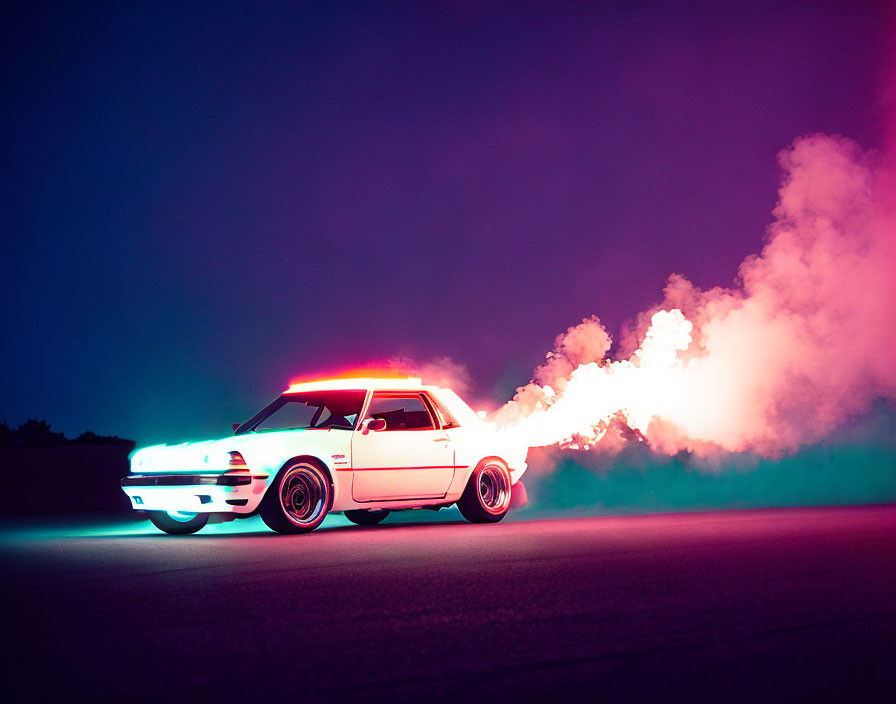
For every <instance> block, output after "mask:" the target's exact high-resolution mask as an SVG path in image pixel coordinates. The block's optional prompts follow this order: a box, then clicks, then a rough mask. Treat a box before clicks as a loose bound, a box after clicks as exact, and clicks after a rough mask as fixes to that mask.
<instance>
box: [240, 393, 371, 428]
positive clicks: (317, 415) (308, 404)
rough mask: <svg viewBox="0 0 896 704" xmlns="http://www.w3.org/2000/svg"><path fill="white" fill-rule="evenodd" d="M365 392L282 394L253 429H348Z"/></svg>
mask: <svg viewBox="0 0 896 704" xmlns="http://www.w3.org/2000/svg"><path fill="white" fill-rule="evenodd" d="M364 395H365V392H364V391H315V392H308V393H302V394H284V395H283V396H281V397H280V398H278V399H277V400H276V401H274V403H272V404H271V405H270V406H268V408H266V409H265V411H267V413H266V414H265V411H262V413H261V414H259V415H263V417H262V418H261V420H260V421H258V422H257V423H256V425H255V427H254V428H253V430H254V431H255V432H265V431H271V430H311V429H316V428H342V429H344V430H351V429H352V428H354V427H355V421H356V420H357V419H358V414H359V413H360V412H361V406H362V405H363V404H364Z"/></svg>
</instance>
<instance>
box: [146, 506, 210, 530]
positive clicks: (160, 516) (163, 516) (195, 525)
mask: <svg viewBox="0 0 896 704" xmlns="http://www.w3.org/2000/svg"><path fill="white" fill-rule="evenodd" d="M148 513H149V520H150V522H151V523H152V524H153V525H154V526H155V527H156V528H158V529H159V530H160V531H162V532H163V533H167V534H168V535H190V534H191V533H195V532H196V531H198V530H201V529H202V528H204V527H205V524H206V523H208V519H209V514H207V513H197V514H196V515H195V516H194V517H193V518H191V519H190V520H189V521H177V520H175V519H173V518H171V516H169V515H168V514H167V513H166V512H165V511H149V512H148Z"/></svg>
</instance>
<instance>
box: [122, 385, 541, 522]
mask: <svg viewBox="0 0 896 704" xmlns="http://www.w3.org/2000/svg"><path fill="white" fill-rule="evenodd" d="M525 470H526V448H525V447H519V446H518V443H514V442H512V441H511V440H510V439H509V438H508V437H507V436H505V435H503V434H502V433H500V432H498V431H496V430H495V429H494V428H493V426H491V425H490V424H489V423H487V422H486V421H484V420H483V419H482V418H480V417H479V416H478V415H477V414H476V413H474V412H473V411H472V410H471V409H470V407H469V406H468V405H467V404H466V403H464V401H462V400H461V399H460V397H458V396H457V394H455V393H454V392H453V391H451V390H450V389H446V388H440V387H437V386H427V385H424V384H422V382H421V381H420V380H419V379H373V378H365V379H338V380H329V381H315V382H311V383H303V384H293V385H292V386H290V387H289V388H288V389H287V390H286V391H285V392H284V393H283V394H282V395H281V396H280V397H278V398H277V399H276V400H275V401H273V402H272V403H271V404H269V405H268V406H267V407H266V408H264V409H262V410H261V411H260V412H258V413H257V414H256V415H254V416H253V417H252V418H250V419H249V420H247V421H246V422H245V423H242V424H239V425H235V426H234V434H233V435H232V436H230V437H227V438H224V439H221V440H209V441H205V442H192V443H183V444H181V445H156V446H152V447H146V448H143V449H140V450H137V451H136V452H134V453H133V454H132V455H131V474H130V475H129V476H127V477H125V478H124V479H122V482H121V485H122V488H123V489H124V492H125V493H126V494H127V495H128V497H129V498H130V500H131V503H132V505H133V507H134V508H135V509H138V510H142V511H146V512H148V514H149V519H150V520H151V521H152V522H153V524H154V525H155V526H156V527H158V528H159V529H161V530H163V531H164V532H166V533H171V534H186V533H195V532H196V531H198V530H199V529H200V528H202V527H203V526H204V525H205V524H206V523H208V521H209V519H210V518H211V519H212V520H213V521H214V520H228V519H230V518H236V517H245V516H249V515H254V514H255V513H259V514H260V515H261V518H262V520H263V521H264V522H265V523H266V524H267V525H268V526H269V527H270V528H272V529H273V530H275V531H277V532H280V533H305V532H308V531H312V530H314V529H315V528H317V527H318V526H319V525H320V524H321V523H322V522H323V520H324V518H325V517H326V515H327V513H329V512H333V511H342V512H344V514H345V516H346V517H347V518H348V519H349V520H350V521H352V522H353V523H356V524H359V525H375V524H377V523H379V522H380V521H382V520H383V519H384V518H385V517H386V516H387V515H388V514H389V512H390V511H394V510H398V509H413V508H432V509H439V508H442V507H445V506H450V505H451V504H455V503H456V504H457V507H458V508H459V509H460V512H461V513H462V514H463V516H464V517H465V518H466V519H467V520H469V521H473V522H477V523H495V522H497V521H500V520H501V519H502V518H503V517H504V516H505V514H506V513H507V510H508V508H509V507H510V505H511V498H513V501H514V504H515V505H517V504H522V503H525V488H524V487H523V485H522V482H520V481H519V480H520V477H521V476H522V474H523V472H524V471H525ZM512 494H513V497H512V496H511V495H512Z"/></svg>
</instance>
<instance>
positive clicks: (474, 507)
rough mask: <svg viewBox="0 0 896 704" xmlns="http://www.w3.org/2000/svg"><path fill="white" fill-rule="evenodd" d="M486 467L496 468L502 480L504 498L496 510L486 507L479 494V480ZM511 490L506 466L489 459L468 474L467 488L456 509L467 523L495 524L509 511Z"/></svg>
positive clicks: (491, 458)
mask: <svg viewBox="0 0 896 704" xmlns="http://www.w3.org/2000/svg"><path fill="white" fill-rule="evenodd" d="M487 467H494V468H497V469H498V470H499V471H500V474H501V476H502V477H503V479H504V483H505V494H506V497H505V498H504V501H503V502H502V504H501V508H500V509H498V510H495V509H492V508H489V507H488V506H486V505H485V504H484V503H483V502H482V496H481V494H480V493H479V478H480V476H481V475H482V472H483V471H484V470H485V469H486V468H487ZM511 490H512V485H511V480H510V470H509V469H508V467H507V464H506V463H505V462H504V461H503V460H501V459H499V458H497V457H489V458H486V459H484V460H482V461H481V462H480V463H479V464H478V465H476V469H474V470H473V472H472V474H470V479H469V480H468V481H467V487H466V489H464V493H463V495H462V496H461V498H460V500H459V501H458V502H457V507H458V508H459V509H460V512H461V513H462V514H463V516H464V518H466V519H467V520H468V521H472V522H474V523H497V522H498V521H500V520H501V519H502V518H504V516H506V515H507V511H508V510H509V509H510V497H511Z"/></svg>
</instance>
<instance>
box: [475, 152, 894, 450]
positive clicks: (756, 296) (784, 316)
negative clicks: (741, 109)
mask: <svg viewBox="0 0 896 704" xmlns="http://www.w3.org/2000/svg"><path fill="white" fill-rule="evenodd" d="M779 162H780V165H781V167H782V171H783V178H782V183H781V186H780V189H779V199H778V203H777V206H776V207H775V209H774V211H773V215H774V218H775V220H774V222H773V223H772V225H771V226H770V227H769V228H768V232H767V239H766V243H765V245H764V247H763V249H762V251H761V252H760V253H759V254H758V255H754V256H750V257H748V258H747V259H746V260H744V262H743V263H742V264H741V265H740V269H739V272H738V278H737V280H736V283H735V285H734V286H732V287H731V288H721V287H716V288H712V289H709V290H701V289H699V288H698V287H696V286H694V285H693V284H691V283H690V282H689V281H688V280H687V279H686V278H684V277H683V276H681V275H678V274H673V275H672V276H671V277H670V278H669V280H668V283H667V286H666V288H665V291H664V294H665V295H664V299H663V301H662V303H661V304H660V305H658V306H656V307H655V308H654V309H651V310H649V311H645V312H644V313H642V314H641V315H640V316H639V317H638V318H637V320H636V322H635V324H634V325H633V328H632V329H631V330H629V331H624V332H623V336H622V339H621V344H620V346H619V348H620V352H619V353H617V356H616V359H610V358H608V357H607V353H608V352H609V350H610V347H611V339H610V336H609V335H608V334H607V332H606V330H605V329H604V327H603V326H602V325H601V323H600V321H599V319H598V318H597V317H592V318H589V319H586V320H584V321H583V322H582V323H580V324H579V325H576V326H574V327H571V328H570V329H569V330H568V331H567V332H566V333H565V334H563V335H560V336H559V337H558V338H557V340H556V342H555V347H554V349H553V351H552V352H550V353H549V354H548V355H547V359H546V361H545V363H544V364H543V365H541V366H540V367H539V368H538V369H536V371H535V374H534V379H533V381H532V382H530V383H529V384H527V385H526V386H524V387H521V388H519V389H518V390H517V393H516V395H515V396H514V398H513V399H512V400H511V401H510V402H508V403H507V404H506V405H505V406H504V407H503V408H501V409H500V410H498V411H497V412H496V413H495V414H493V415H492V416H491V418H490V420H491V421H493V422H494V423H496V424H497V425H499V426H500V427H501V428H503V430H504V431H505V432H508V433H514V434H516V435H517V436H518V437H519V441H520V442H521V443H525V444H526V445H528V446H529V447H538V446H548V445H553V444H557V443H559V444H560V446H561V447H568V448H574V449H590V448H592V447H595V446H599V447H601V448H603V449H608V450H613V449H618V448H619V447H620V446H621V445H622V444H624V442H625V439H633V438H634V439H638V440H646V441H647V442H649V443H650V445H651V446H652V447H653V448H654V449H655V450H656V451H658V452H661V453H665V454H670V455H671V454H675V453H677V452H679V451H681V450H688V451H692V452H695V453H697V454H699V455H703V456H706V455H713V454H715V453H718V452H719V451H728V452H741V451H753V452H757V453H759V454H762V455H764V456H766V457H777V456H780V455H783V454H787V453H792V452H794V451H796V450H797V449H798V448H799V447H800V446H801V445H804V444H807V443H813V442H817V441H819V440H822V439H823V438H825V437H828V436H829V435H830V434H831V433H832V432H833V431H834V430H835V429H836V428H837V427H838V426H839V425H841V424H842V423H843V422H845V421H846V420H848V419H849V418H850V417H853V416H855V415H858V414H861V413H863V412H866V411H867V410H868V409H869V408H870V405H871V403H872V402H873V401H874V400H875V399H876V398H880V397H883V398H889V399H893V398H896V305H894V304H896V295H894V294H896V179H894V172H893V170H892V161H890V162H888V161H887V160H885V159H884V158H883V157H882V156H881V155H879V154H875V153H864V152H862V150H861V149H860V148H859V147H858V146H857V145H856V144H855V143H854V142H852V141H851V140H849V139H846V138H843V137H836V136H825V135H813V136H809V137H804V138H801V139H798V140H796V141H795V142H794V143H793V144H792V145H791V146H790V147H789V148H788V149H786V150H784V151H783V152H781V154H779Z"/></svg>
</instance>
